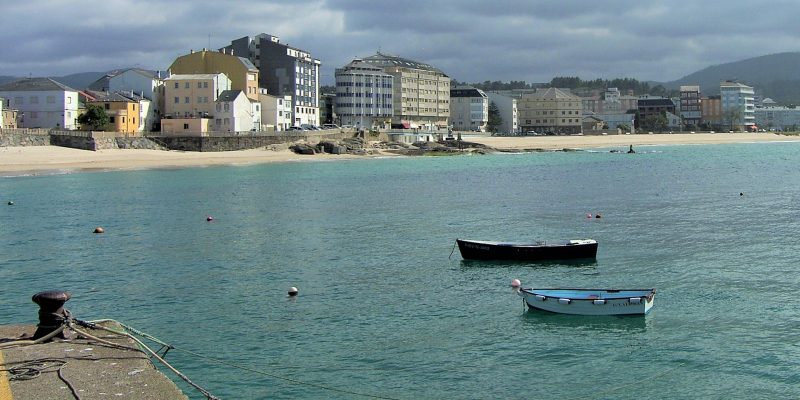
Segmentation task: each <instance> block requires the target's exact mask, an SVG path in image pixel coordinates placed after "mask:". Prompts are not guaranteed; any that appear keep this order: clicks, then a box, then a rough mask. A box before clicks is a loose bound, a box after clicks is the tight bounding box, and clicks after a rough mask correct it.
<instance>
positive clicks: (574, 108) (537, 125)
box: [517, 87, 583, 135]
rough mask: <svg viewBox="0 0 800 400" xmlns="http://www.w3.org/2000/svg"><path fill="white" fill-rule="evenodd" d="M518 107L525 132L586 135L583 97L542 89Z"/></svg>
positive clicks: (530, 95)
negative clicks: (583, 121)
mask: <svg viewBox="0 0 800 400" xmlns="http://www.w3.org/2000/svg"><path fill="white" fill-rule="evenodd" d="M517 107H518V108H519V125H520V130H521V131H522V132H523V133H525V132H537V133H548V134H556V135H574V134H579V133H581V132H582V119H583V117H582V113H581V111H582V109H583V104H582V101H581V98H580V97H578V96H575V95H574V94H571V93H568V92H566V91H564V90H561V89H558V88H552V87H551V88H546V89H539V90H537V91H536V92H535V93H532V94H526V95H523V96H522V97H521V98H520V99H519V103H518V105H517Z"/></svg>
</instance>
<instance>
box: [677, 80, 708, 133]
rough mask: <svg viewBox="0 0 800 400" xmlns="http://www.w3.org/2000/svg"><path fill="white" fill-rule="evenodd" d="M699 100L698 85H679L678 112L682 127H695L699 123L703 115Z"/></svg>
mask: <svg viewBox="0 0 800 400" xmlns="http://www.w3.org/2000/svg"><path fill="white" fill-rule="evenodd" d="M700 102H701V97H700V86H697V85H686V86H681V100H680V114H681V118H682V119H683V126H684V127H687V128H689V129H697V128H696V127H697V126H699V125H700V121H701V120H702V117H703V113H702V110H701V108H700V107H701V106H700Z"/></svg>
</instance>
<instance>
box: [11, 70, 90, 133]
mask: <svg viewBox="0 0 800 400" xmlns="http://www.w3.org/2000/svg"><path fill="white" fill-rule="evenodd" d="M0 98H4V99H6V100H5V102H6V103H7V104H8V105H7V107H8V108H12V107H13V108H14V109H16V110H17V111H18V114H17V115H18V116H17V125H18V127H20V128H48V129H49V128H56V129H77V127H78V91H77V90H75V89H73V88H71V87H69V86H67V85H64V84H62V83H59V82H56V81H54V80H52V79H50V78H24V79H19V80H16V81H12V82H8V83H5V84H2V85H0Z"/></svg>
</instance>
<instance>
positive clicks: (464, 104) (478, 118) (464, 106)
mask: <svg viewBox="0 0 800 400" xmlns="http://www.w3.org/2000/svg"><path fill="white" fill-rule="evenodd" d="M488 122H489V97H488V96H486V93H484V92H483V90H480V89H476V88H473V87H460V88H454V89H450V126H451V128H452V129H453V130H454V131H474V132H486V124H487V123H488Z"/></svg>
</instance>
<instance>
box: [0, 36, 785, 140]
mask: <svg viewBox="0 0 800 400" xmlns="http://www.w3.org/2000/svg"><path fill="white" fill-rule="evenodd" d="M320 65H321V62H320V60H318V59H315V58H314V57H313V56H312V55H311V54H310V53H309V52H307V51H304V50H302V49H298V48H295V47H291V46H288V45H285V44H283V43H281V41H280V39H279V38H278V37H276V36H273V35H270V34H266V33H261V34H258V35H255V36H246V37H242V38H239V39H235V40H232V41H231V42H230V45H228V46H225V47H223V48H220V49H216V50H211V49H199V50H191V49H189V50H187V52H186V54H184V55H182V56H180V57H178V58H176V59H175V60H174V61H173V62H172V64H171V65H170V66H169V67H168V68H166V69H165V70H158V71H152V70H145V69H141V68H129V69H122V70H116V71H113V72H110V73H108V74H106V75H105V76H103V77H101V78H100V79H98V80H97V81H95V82H93V83H91V84H90V85H88V87H86V88H80V89H77V88H72V87H69V86H67V85H65V84H63V83H60V82H58V81H56V80H54V79H51V78H44V77H28V78H22V79H18V80H14V81H11V82H7V83H5V84H2V85H0V108H1V109H2V113H1V114H0V127H2V128H3V129H23V128H30V129H48V130H63V131H108V132H119V133H123V134H142V133H150V132H157V133H159V134H161V135H184V134H187V133H192V134H214V133H221V134H227V133H234V134H235V133H248V134H252V133H261V132H267V133H276V132H289V131H310V130H328V129H338V130H341V129H353V130H356V131H361V132H365V131H366V132H373V131H376V132H377V131H395V132H401V133H402V134H403V135H405V136H407V137H408V141H414V140H419V139H421V138H422V137H424V135H426V134H427V133H428V132H443V131H446V132H448V133H452V132H476V133H482V134H492V135H501V136H507V135H581V134H591V133H599V132H617V133H636V132H642V131H644V132H674V131H680V132H693V131H725V132H729V131H734V132H740V131H749V132H759V131H786V130H795V129H796V128H797V127H798V125H800V109H795V108H794V107H781V106H779V105H778V104H777V103H776V102H774V101H772V100H771V99H769V98H761V97H760V96H756V94H755V91H754V88H753V87H752V86H748V85H746V84H744V83H741V82H737V81H735V80H723V81H721V82H720V83H719V87H718V88H713V89H714V90H713V92H714V93H716V92H717V89H718V92H719V95H708V96H704V95H703V88H701V87H700V86H699V85H683V86H680V90H679V91H675V92H672V93H669V94H668V93H664V90H663V88H660V89H661V90H658V91H656V90H653V93H636V91H635V90H634V89H630V88H619V87H605V88H603V89H591V90H587V89H580V90H577V89H569V88H565V87H558V85H557V83H558V80H557V79H554V80H553V82H552V83H554V84H556V85H552V86H549V87H544V86H541V85H538V86H537V87H530V86H528V85H522V86H523V87H519V88H500V89H497V88H494V89H489V88H488V87H486V86H489V85H484V88H483V89H482V88H479V87H478V86H481V85H478V84H475V85H472V86H470V85H467V84H464V83H458V82H457V81H456V80H454V79H452V78H451V77H449V76H448V75H447V74H446V73H445V72H443V71H441V70H439V69H438V68H436V67H435V66H433V65H430V64H426V63H424V62H420V61H414V60H411V59H407V58H403V57H400V56H396V55H388V54H383V53H381V52H377V53H376V54H374V55H371V56H368V57H363V58H358V59H354V60H352V61H351V62H350V63H348V64H347V65H344V66H341V67H340V68H337V69H336V71H335V86H333V87H331V86H328V87H323V86H321V85H320ZM568 79H570V78H563V79H562V81H563V82H565V83H567V81H566V80H568ZM571 79H578V78H571ZM487 83H489V82H488V81H487ZM640 86H641V85H640ZM644 87H645V89H647V85H644ZM706 89H709V88H706ZM656 92H661V93H656Z"/></svg>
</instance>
